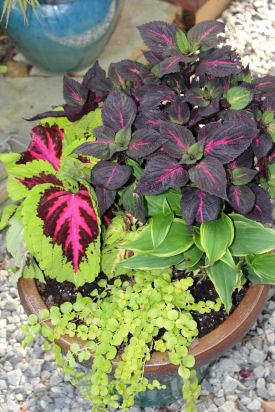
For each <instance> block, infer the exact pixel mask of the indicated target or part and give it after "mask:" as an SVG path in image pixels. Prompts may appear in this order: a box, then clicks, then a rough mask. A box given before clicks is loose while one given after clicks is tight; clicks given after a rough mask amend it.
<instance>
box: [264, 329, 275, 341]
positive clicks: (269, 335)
mask: <svg viewBox="0 0 275 412" xmlns="http://www.w3.org/2000/svg"><path fill="white" fill-rule="evenodd" d="M266 340H267V343H268V344H269V345H273V343H274V342H275V333H274V332H272V331H271V330H269V329H268V331H267V332H266Z"/></svg>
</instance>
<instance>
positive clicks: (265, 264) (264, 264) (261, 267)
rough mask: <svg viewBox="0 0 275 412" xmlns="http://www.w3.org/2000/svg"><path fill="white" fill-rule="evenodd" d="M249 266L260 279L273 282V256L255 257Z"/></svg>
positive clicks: (274, 274)
mask: <svg viewBox="0 0 275 412" xmlns="http://www.w3.org/2000/svg"><path fill="white" fill-rule="evenodd" d="M251 266H252V268H253V269H254V271H255V272H256V274H258V275H259V276H261V277H264V278H266V279H271V280H273V281H275V255H274V254H265V255H259V256H256V257H255V258H254V259H253V260H252V262H251Z"/></svg>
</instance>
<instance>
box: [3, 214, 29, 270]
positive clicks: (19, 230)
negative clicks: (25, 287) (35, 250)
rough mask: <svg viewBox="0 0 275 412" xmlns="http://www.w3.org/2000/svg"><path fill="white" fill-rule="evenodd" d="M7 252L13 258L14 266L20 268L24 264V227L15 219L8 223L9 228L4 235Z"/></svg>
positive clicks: (25, 252)
mask: <svg viewBox="0 0 275 412" xmlns="http://www.w3.org/2000/svg"><path fill="white" fill-rule="evenodd" d="M6 246H7V250H8V252H9V253H10V254H11V255H12V256H13V258H14V260H15V264H16V266H18V267H20V266H21V265H22V261H23V262H25V258H26V255H27V251H28V249H27V246H26V243H25V242H24V226H23V225H22V223H20V222H19V221H18V220H17V219H16V218H15V217H13V218H12V219H11V221H10V227H9V229H8V231H7V235H6Z"/></svg>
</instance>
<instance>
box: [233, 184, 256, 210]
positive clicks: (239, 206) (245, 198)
mask: <svg viewBox="0 0 275 412" xmlns="http://www.w3.org/2000/svg"><path fill="white" fill-rule="evenodd" d="M228 201H229V204H230V205H231V206H232V207H233V209H234V210H235V211H236V212H239V213H242V214H244V213H248V212H250V210H251V209H252V208H253V206H254V202H255V194H254V193H253V192H252V190H251V189H249V187H248V186H246V185H242V186H235V185H230V186H229V188H228Z"/></svg>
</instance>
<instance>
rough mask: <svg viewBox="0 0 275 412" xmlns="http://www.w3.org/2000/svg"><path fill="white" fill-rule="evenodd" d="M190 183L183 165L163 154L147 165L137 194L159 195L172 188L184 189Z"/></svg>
mask: <svg viewBox="0 0 275 412" xmlns="http://www.w3.org/2000/svg"><path fill="white" fill-rule="evenodd" d="M187 182H188V173H187V172H186V170H185V169H184V168H183V166H182V165H180V164H179V163H177V162H175V160H174V159H171V158H170V157H168V156H165V155H163V154H160V155H156V156H154V157H153V158H152V159H150V160H149V162H148V163H147V165H146V167H145V170H144V173H143V175H142V176H141V178H140V179H139V182H138V185H137V188H136V193H141V194H143V195H148V196H152V195H158V194H160V193H163V192H165V191H166V190H167V189H169V188H170V187H172V188H177V187H182V186H184V185H185V184H186V183H187Z"/></svg>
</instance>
